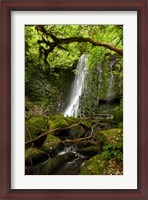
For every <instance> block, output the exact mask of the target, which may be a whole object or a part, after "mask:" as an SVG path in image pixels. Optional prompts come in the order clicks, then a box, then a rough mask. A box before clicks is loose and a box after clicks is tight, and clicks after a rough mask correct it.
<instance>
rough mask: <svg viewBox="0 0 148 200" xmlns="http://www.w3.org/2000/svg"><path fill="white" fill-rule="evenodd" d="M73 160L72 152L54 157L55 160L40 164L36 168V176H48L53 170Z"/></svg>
mask: <svg viewBox="0 0 148 200" xmlns="http://www.w3.org/2000/svg"><path fill="white" fill-rule="evenodd" d="M74 158H75V154H74V153H72V152H69V153H66V154H63V155H59V156H56V157H55V158H52V159H51V160H48V161H47V162H44V163H41V164H40V165H39V166H38V168H39V169H38V174H40V175H43V174H44V175H47V174H50V173H51V172H52V171H54V170H55V169H57V168H59V167H61V166H62V165H63V164H65V163H66V162H68V161H71V160H72V159H74Z"/></svg>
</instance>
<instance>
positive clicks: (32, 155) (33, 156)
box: [25, 147, 48, 163]
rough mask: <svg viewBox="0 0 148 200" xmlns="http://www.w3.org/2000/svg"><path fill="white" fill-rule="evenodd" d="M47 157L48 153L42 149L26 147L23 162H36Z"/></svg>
mask: <svg viewBox="0 0 148 200" xmlns="http://www.w3.org/2000/svg"><path fill="white" fill-rule="evenodd" d="M47 158H48V154H47V153H45V152H44V151H42V150H40V149H37V148H32V147H30V148H28V149H26V150H25V162H26V163H29V162H30V163H31V162H35V163H38V162H40V161H43V160H45V159H47Z"/></svg>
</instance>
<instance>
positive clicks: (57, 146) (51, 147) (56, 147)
mask: <svg viewBox="0 0 148 200" xmlns="http://www.w3.org/2000/svg"><path fill="white" fill-rule="evenodd" d="M62 148H63V142H62V141H61V140H60V139H59V138H58V137H56V136H54V135H51V134H49V135H47V138H46V140H45V141H44V143H43V144H42V147H41V149H42V150H44V151H45V152H48V153H49V154H50V156H51V157H53V156H55V155H56V154H57V153H58V152H59V151H61V150H62Z"/></svg>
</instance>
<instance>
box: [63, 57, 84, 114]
mask: <svg viewBox="0 0 148 200" xmlns="http://www.w3.org/2000/svg"><path fill="white" fill-rule="evenodd" d="M86 57H87V56H86V54H83V55H82V56H81V57H80V60H79V63H78V65H77V74H76V76H75V79H74V83H73V88H72V92H71V97H70V103H69V105H68V107H67V109H66V110H65V112H64V116H67V115H68V116H73V117H77V116H78V114H79V105H80V97H81V94H82V93H83V90H84V80H85V75H86V64H85V61H86Z"/></svg>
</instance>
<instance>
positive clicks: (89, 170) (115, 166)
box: [79, 154, 123, 175]
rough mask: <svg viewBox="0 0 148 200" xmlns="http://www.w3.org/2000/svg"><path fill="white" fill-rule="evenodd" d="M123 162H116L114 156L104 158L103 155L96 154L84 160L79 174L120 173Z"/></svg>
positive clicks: (121, 172)
mask: <svg viewBox="0 0 148 200" xmlns="http://www.w3.org/2000/svg"><path fill="white" fill-rule="evenodd" d="M122 174H123V162H118V161H117V160H116V158H112V159H107V160H105V159H104V157H103V156H102V155H101V154H100V155H96V156H94V157H92V158H91V159H89V160H88V161H86V162H85V163H84V164H83V165H82V167H81V170H80V173H79V175H122Z"/></svg>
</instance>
